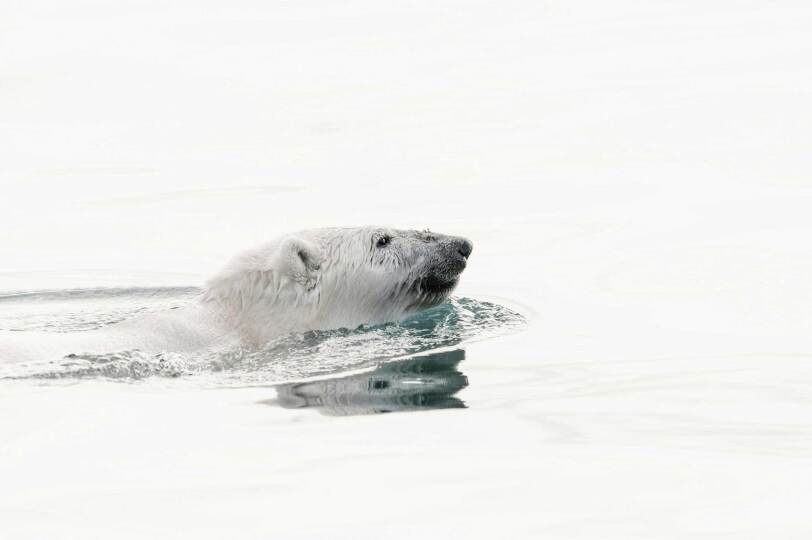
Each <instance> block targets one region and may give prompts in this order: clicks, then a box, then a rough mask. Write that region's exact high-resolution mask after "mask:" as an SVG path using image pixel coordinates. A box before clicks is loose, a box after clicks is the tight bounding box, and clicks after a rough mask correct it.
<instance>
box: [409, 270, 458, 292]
mask: <svg viewBox="0 0 812 540" xmlns="http://www.w3.org/2000/svg"><path fill="white" fill-rule="evenodd" d="M459 280H460V276H459V274H457V275H455V276H453V277H441V276H438V275H430V276H427V277H424V278H422V279H421V280H419V281H418V282H417V290H418V291H419V292H422V293H426V294H443V293H448V292H451V289H453V288H454V287H456V286H457V283H459Z"/></svg>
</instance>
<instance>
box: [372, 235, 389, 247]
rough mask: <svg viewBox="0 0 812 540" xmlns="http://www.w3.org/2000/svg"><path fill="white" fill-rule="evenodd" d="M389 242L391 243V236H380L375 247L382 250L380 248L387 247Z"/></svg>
mask: <svg viewBox="0 0 812 540" xmlns="http://www.w3.org/2000/svg"><path fill="white" fill-rule="evenodd" d="M391 241H392V237H391V236H388V235H387V236H381V237H380V238H378V243H377V244H375V245H376V246H378V247H379V248H382V247H386V246H388V245H389V242H391Z"/></svg>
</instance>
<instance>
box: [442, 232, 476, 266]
mask: <svg viewBox="0 0 812 540" xmlns="http://www.w3.org/2000/svg"><path fill="white" fill-rule="evenodd" d="M443 248H444V249H443V251H444V252H445V257H446V261H445V264H444V265H442V266H444V268H443V269H444V270H447V271H448V272H450V273H451V274H459V273H461V272H462V271H463V270H465V267H466V266H467V263H468V257H469V256H470V255H471V251H472V250H473V249H474V245H473V244H472V243H471V241H470V240H468V239H467V238H462V237H459V236H449V237H448V238H447V239H446V240H445V241H444V242H443Z"/></svg>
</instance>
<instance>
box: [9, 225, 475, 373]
mask: <svg viewBox="0 0 812 540" xmlns="http://www.w3.org/2000/svg"><path fill="white" fill-rule="evenodd" d="M472 249H473V245H472V243H471V242H470V241H469V240H467V239H465V238H461V237H456V236H447V235H443V234H437V233H434V232H431V231H428V230H424V231H415V230H397V229H390V228H385V227H353V228H326V229H312V230H305V231H300V232H297V233H294V234H290V235H286V236H282V237H280V238H278V239H276V240H272V241H270V242H268V243H266V244H264V245H261V246H259V247H256V248H254V249H251V250H248V251H245V252H244V253H241V254H239V255H237V256H236V257H235V258H234V259H233V260H232V261H231V262H230V263H229V264H228V265H227V266H226V267H225V268H224V269H223V270H222V271H221V272H219V273H218V274H217V275H215V276H214V277H213V278H212V279H211V280H209V281H208V283H207V284H206V286H205V287H204V289H203V291H202V294H201V295H200V298H199V299H198V301H197V302H195V303H194V304H193V305H192V306H189V307H184V308H180V309H176V310H170V311H167V312H165V313H153V314H147V315H143V316H141V317H136V318H133V319H130V320H128V321H124V322H121V323H118V324H114V325H111V326H108V327H105V328H103V329H100V330H93V331H86V332H73V333H69V334H47V333H42V332H2V333H0V334H4V335H0V360H5V358H6V357H7V356H15V357H17V358H21V359H22V358H25V357H28V358H31V357H37V356H40V355H42V354H46V353H47V352H56V351H58V352H59V354H60V355H65V354H68V353H85V352H90V353H96V352H111V351H116V350H125V349H133V348H135V349H140V350H142V351H144V352H162V351H177V352H186V351H194V350H200V349H203V348H206V347H210V346H213V345H215V344H217V343H223V344H226V343H228V344H233V343H236V344H239V345H241V346H248V347H253V346H260V345H262V344H264V343H266V342H267V341H268V340H270V339H273V338H275V337H278V336H281V335H285V334H289V333H293V332H305V331H308V330H328V329H335V328H356V327H358V326H359V325H363V324H381V323H385V322H391V321H397V320H400V319H403V318H405V317H407V316H409V315H411V314H414V313H416V312H418V311H421V310H424V309H427V308H430V307H432V306H436V305H438V304H440V303H442V302H443V301H445V300H446V298H448V296H449V295H450V294H451V292H452V291H453V290H454V288H455V287H456V285H457V283H458V282H459V278H460V274H461V273H462V271H463V270H464V269H465V267H466V264H467V260H468V257H469V255H470V254H471V250H472Z"/></svg>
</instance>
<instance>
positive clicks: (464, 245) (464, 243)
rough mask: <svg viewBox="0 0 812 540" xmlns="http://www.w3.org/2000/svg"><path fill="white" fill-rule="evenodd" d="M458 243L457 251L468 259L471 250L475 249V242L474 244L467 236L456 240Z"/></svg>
mask: <svg viewBox="0 0 812 540" xmlns="http://www.w3.org/2000/svg"><path fill="white" fill-rule="evenodd" d="M456 244H457V253H459V254H460V255H462V256H463V257H464V258H466V259H467V258H468V256H469V255H470V254H471V251H473V249H474V244H472V243H471V241H470V240H467V239H465V238H459V239H458V240H457V241H456Z"/></svg>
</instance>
